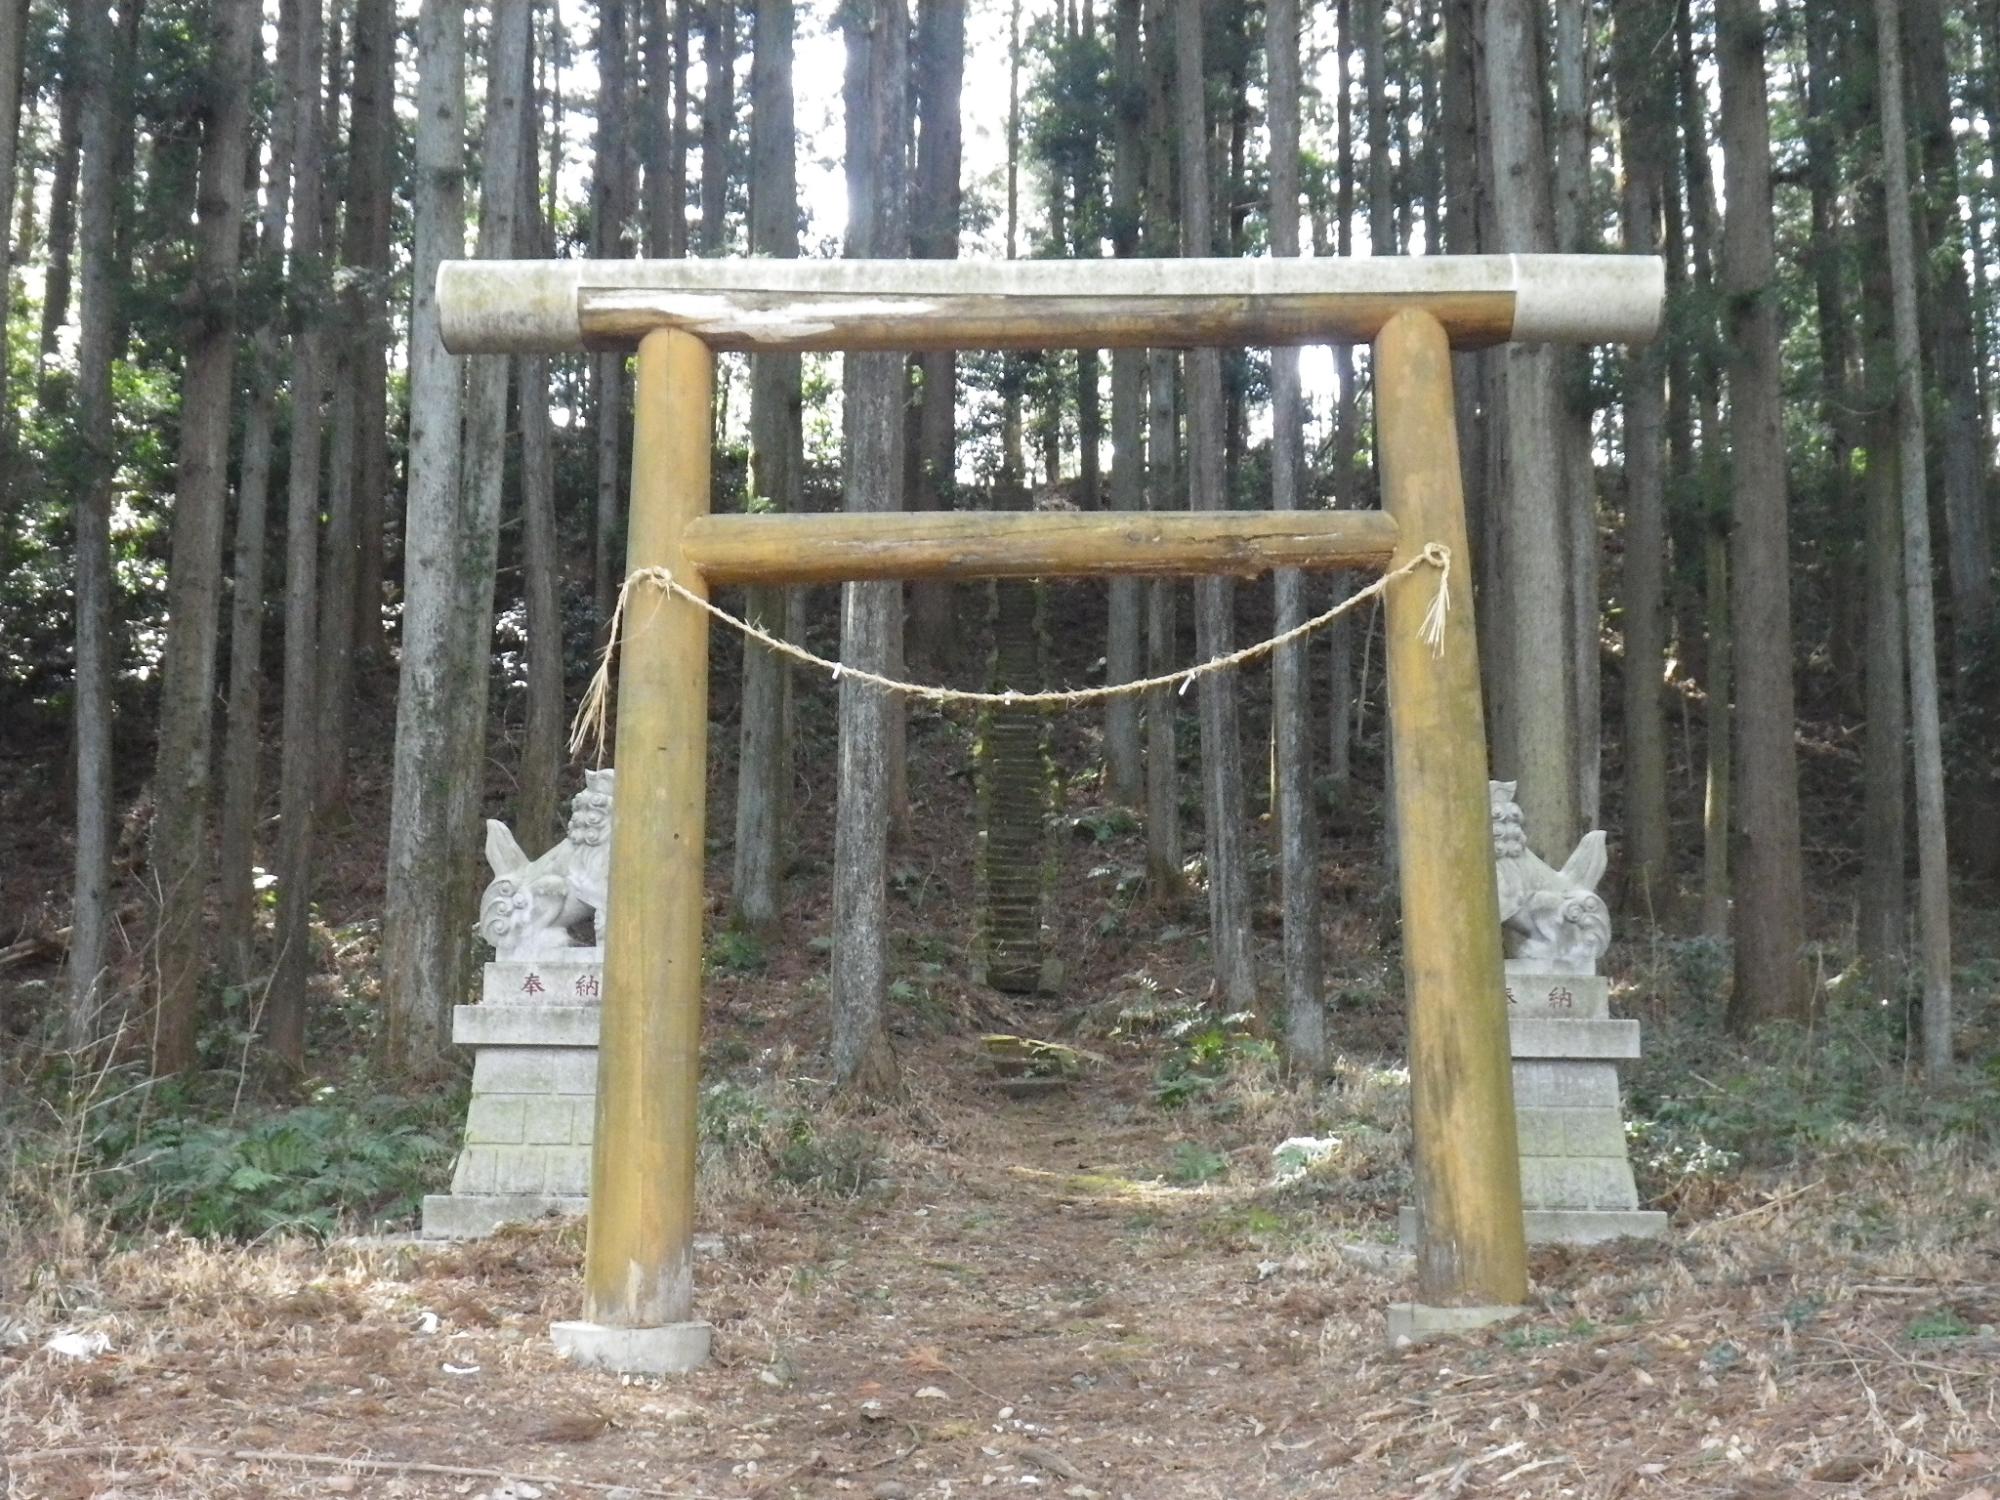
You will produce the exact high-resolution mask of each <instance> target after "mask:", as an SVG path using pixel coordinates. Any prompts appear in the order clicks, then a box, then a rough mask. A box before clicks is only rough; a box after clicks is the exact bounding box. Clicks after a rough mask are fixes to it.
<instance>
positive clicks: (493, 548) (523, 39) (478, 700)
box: [446, 5, 629, 925]
mask: <svg viewBox="0 0 2000 1500" xmlns="http://www.w3.org/2000/svg"><path fill="white" fill-rule="evenodd" d="M532 21H533V12H532V10H531V9H530V8H529V7H527V6H525V5H523V6H505V7H502V8H501V9H500V10H499V11H497V12H496V15H495V25H494V28H493V32H492V37H491V43H490V48H489V56H488V58H487V67H488V73H487V79H486V119H485V133H484V137H483V139H482V142H481V150H480V158H481V168H482V174H481V175H482V182H483V184H484V187H483V189H482V191H481V193H480V201H479V239H478V245H477V254H478V255H479V257H480V258H481V259H483V260H504V259H508V258H511V257H514V256H517V255H519V254H520V253H521V251H522V240H521V232H520V214H519V211H518V210H519V203H520V193H519V190H518V188H517V187H516V186H515V184H517V183H518V182H519V181H520V176H521V162H522V157H523V155H524V154H525V148H526V145H527V138H526V134H525V129H524V126H525V117H526V114H527V110H526V94H527V91H528V83H529V72H528V68H529V61H530V58H531V56H532V49H531V39H532ZM626 180H627V182H628V183H629V177H628V178H627V179H626ZM467 363H468V369H467V371H466V380H465V406H464V413H465V429H464V431H465V436H464V442H465V449H464V454H463V457H462V459H461V461H460V474H459V480H460V491H459V506H458V517H457V522H456V535H455V537H454V539H453V552H454V564H453V569H452V574H451V585H450V587H451V592H452V630H453V633H452V636H451V643H450V647H449V650H450V653H451V660H452V662H453V664H454V675H455V676H456V677H457V679H458V687H457V690H456V691H455V692H454V693H453V694H452V697H451V703H450V713H451V724H450V727H449V734H450V742H449V746H448V749H447V752H446V753H447V755H448V756H449V764H450V766H451V773H450V779H451V783H452V790H453V794H454V796H453V802H452V820H453V821H452V847H453V848H454V849H457V850H460V851H465V852H464V853H462V854H461V856H460V861H459V863H458V864H457V865H456V866H454V867H453V870H452V876H453V881H454V883H453V886H452V888H451V890H450V892H449V899H450V901H451V903H452V907H453V909H454V910H455V911H457V912H459V913H460V914H462V916H463V917H464V918H465V919H468V925H469V919H470V918H471V916H472V915H473V911H474V903H475V901H476V899H477V895H478V889H479V885H480V884H481V883H482V882H481V880H480V872H479V869H478V865H477V862H476V861H475V860H474V859H472V858H469V857H466V856H467V855H468V854H469V852H470V851H472V850H474V849H477V848H479V847H480V843H481V839H480V826H481V818H480V807H481V800H482V796H481V794H482V792H483V790H484V783H485V779H486V739H487V712H486V705H487V687H488V683H489V682H490V681H491V677H492V672H491V666H490V663H491V661H492V656H493V589H494V575H495V570H496V566H497V562H498V557H499V541H500V498H501V490H502V485H503V481H504V479H505V476H506V461H505V460H506V451H507V377H508V373H509V371H508V366H509V364H510V361H509V360H508V359H507V358H506V357H505V356H503V355H497V354H496V355H485V356H480V357H476V358H474V359H471V360H469V361H468V362H467Z"/></svg>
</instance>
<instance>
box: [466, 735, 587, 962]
mask: <svg viewBox="0 0 2000 1500" xmlns="http://www.w3.org/2000/svg"><path fill="white" fill-rule="evenodd" d="M616 775H617V772H615V771H585V772H584V773H583V790H582V791H580V792H578V793H577V794H576V796H575V798H573V799H572V800H571V802H570V814H569V835H568V837H566V838H565V839H564V840H563V841H562V842H561V843H560V844H557V845H556V846H555V847H554V848H553V849H551V850H549V851H548V853H546V854H544V855H542V857H541V858H539V859H533V860H531V859H529V858H528V856H527V855H526V854H524V853H523V852H522V851H521V845H520V843H519V841H518V840H516V839H515V837H514V835H513V834H512V833H510V832H508V830H507V825H506V824H505V823H502V822H501V821H500V820H499V819H497V818H488V819H487V820H486V863H487V864H489V865H491V866H492V867H493V880H492V883H491V884H489V885H488V886H487V887H486V894H485V895H483V896H481V897H480V898H479V935H480V936H481V937H483V938H485V939H486V941H487V942H489V943H491V944H492V945H493V950H494V956H495V957H496V958H502V959H508V958H547V957H551V956H554V955H556V954H559V953H561V952H562V951H563V950H564V949H566V948H571V947H574V946H575V944H574V943H573V942H572V940H571V938H570V935H569V929H570V928H571V927H572V926H573V925H575V924H576V923H578V922H581V921H582V920H583V919H584V918H585V917H586V916H589V917H591V918H592V924H593V926H594V928H595V933H596V938H597V941H598V942H599V943H602V942H603V941H604V929H605V925H606V922H605V907H606V903H607V900H608V897H609V886H610V878H611V793H612V778H613V777H614V776H616Z"/></svg>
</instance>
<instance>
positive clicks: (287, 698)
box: [265, 0, 325, 1072]
mask: <svg viewBox="0 0 2000 1500" xmlns="http://www.w3.org/2000/svg"><path fill="white" fill-rule="evenodd" d="M321 15H322V12H321V9H320V0H305V9H304V12H303V20H302V24H301V26H300V28H299V51H298V56H297V58H296V60H295V62H294V63H293V66H295V67H296V68H297V70H298V71H297V75H296V76H297V79H298V84H297V92H298V116H297V119H298V145H297V154H296V158H295V161H294V169H293V173H292V267H293V271H292V274H293V276H294V277H295V278H312V279H317V278H319V277H320V276H322V275H323V274H324V268H323V267H321V265H320V264H319V255H320V243H321V234H320V171H321V160H322V156H321V143H320V95H319V64H320V50H321V37H322V34H323V33H322V29H321ZM321 338H322V329H321V327H320V316H319V314H318V312H317V311H316V310H307V311H305V312H304V313H303V314H302V315H300V316H299V317H298V319H297V327H296V331H295V332H294V333H293V336H292V375H291V392H292V431H291V452H290V457H289V464H288V472H287V474H286V491H285V688H284V721H283V729H282V731H281V734H282V738H281V741H280V744H281V753H280V759H279V770H278V931H277V941H278V953H277V958H276V960H275V961H274V963H273V965H272V974H271V999H270V1004H269V1006H268V1007H267V1009H266V1011H265V1025H266V1028H267V1030H268V1033H269V1041H270V1046H271V1050H272V1051H273V1052H274V1053H276V1054H277V1056H278V1058H279V1060H280V1061H281V1062H283V1063H285V1064H286V1065H287V1066H288V1067H289V1068H291V1069H292V1070H293V1071H294V1072H299V1071H302V1070H303V1069H304V1067H305V1046H306V1012H307V994H306V987H307V984H308V982H309V977H310V973H311V967H312V933H311V917H312V881H313V867H312V855H313V800H314V798H313V794H314V792H315V790H316V785H317V780H318V766H319V754H320V745H319V735H318V728H319V726H318V700H317V689H318V674H317V668H318V661H317V657H318V655H319V515H320V434H321V431H322V414H321V411H320V403H321V400H322V398H323V397H324V395H325V391H324V389H323V386H324V377H323V375H322V373H321V369H320V341H321Z"/></svg>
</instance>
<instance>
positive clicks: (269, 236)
mask: <svg viewBox="0 0 2000 1500" xmlns="http://www.w3.org/2000/svg"><path fill="white" fill-rule="evenodd" d="M300 12H301V0H284V4H282V5H281V6H280V8H279V12H278V31H277V61H276V63H275V64H274V66H273V73H274V74H275V75H276V76H277V77H278V78H279V79H282V78H284V77H285V76H286V75H285V73H284V68H285V61H284V60H285V59H286V58H287V57H290V56H291V55H293V53H294V52H295V51H296V50H297V47H298V29H299V26H300V24H301V15H300ZM297 127H298V99H297V97H296V96H295V95H294V93H293V91H292V90H291V89H290V88H289V87H279V88H278V89H277V99H276V102H275V104H274V107H273V109H272V115H271V139H270V149H269V151H268V152H267V153H266V156H267V160H266V165H265V180H264V202H263V207H262V210H261V213H260V215H259V220H260V222H259V225H258V231H257V256H258V259H259V261H260V272H261V274H263V275H266V276H269V277H270V278H272V279H273V280H274V281H275V280H277V279H278V278H279V277H280V276H281V275H282V268H283V265H284V259H285V226H286V224H287V222H288V221H289V219H290V216H291V180H292V151H293V145H294V141H295V138H296V136H297V134H298V128H297ZM282 354H283V349H282V345H281V340H280V336H279V329H278V322H277V318H276V316H275V315H274V314H272V313H269V312H267V313H266V315H265V316H264V318H263V320H262V321H261V322H260V323H259V325H258V327H257V330H256V333H255V335H254V336H253V338H252V339H251V342H250V378H249V381H248V385H249V389H250V405H249V409H248V410H247V411H246V412H245V413H244V417H243V447H242V454H241V459H240V463H239V465H238V476H239V477H238V482H237V487H236V530H235V538H234V541H233V544H232V547H231V564H232V568H233V576H232V580H231V585H230V612H229V714H228V722H227V726H226V728H225V730H224V732H223V742H222V819H221V822H222V836H221V852H220V859H219V873H220V879H219V882H218V884H219V887H220V899H219V903H218V904H219V907H220V916H221V922H220V928H221V931H220V937H219V941H218V944H217V948H218V953H219V956H220V960H221V970H222V977H223V979H224V981H225V982H227V983H231V984H240V983H243V982H245V981H247V980H248V979H249V978H250V973H251V953H252V948H253V935H254V933H255V929H256V913H257V894H256V879H257V870H256V852H255V851H256V842H257V823H258V812H259V809H260V808H261V806H262V798H261V797H260V795H259V786H260V783H261V781H262V776H261V769H262V767H261V764H260V758H261V752H262V749H263V743H264V722H263V717H264V716H263V676H264V666H263V656H264V596H265V592H266V589H267V586H268V576H267V575H268V571H269V570H268V568H267V567H266V563H265V533H266V531H267V529H268V525H269V520H270V516H269V510H270V498H271V457H272V446H273V442H274V438H275V434H276V431H277V424H278V387H279V384H280V375H279V365H280V361H281V358H282Z"/></svg>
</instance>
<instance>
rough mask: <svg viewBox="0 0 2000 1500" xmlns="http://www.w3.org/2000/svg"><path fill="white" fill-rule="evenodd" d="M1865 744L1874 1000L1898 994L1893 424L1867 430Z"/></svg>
mask: <svg viewBox="0 0 2000 1500" xmlns="http://www.w3.org/2000/svg"><path fill="white" fill-rule="evenodd" d="M1863 488H1864V490H1865V503H1866V505H1867V507H1868V533H1867V544H1868V546H1867V550H1868V659H1867V676H1866V678H1865V679H1864V683H1863V686H1864V688H1865V691H1866V693H1867V703H1866V708H1867V713H1868V736H1867V738H1866V740H1864V741H1863V743H1862V759H1861V788H1862V809H1861V889H1860V891H1859V893H1858V898H1859V904H1860V921H1859V923H1858V924H1857V925H1858V927H1859V932H1858V934H1857V936H1858V938H1859V945H1860V949H1861V958H1862V962H1863V964H1864V965H1865V967H1866V969H1867V971H1868V983H1869V985H1870V987H1871V989H1872V990H1873V992H1874V994H1875V996H1876V998H1877V999H1878V1000H1880V1001H1882V1002H1883V1003H1885V1004H1888V1003H1892V1002H1893V1001H1894V1000H1895V999H1896V997H1898V996H1900V995H1901V993H1902V989H1903V986H1902V977H1903V956H1904V947H1905V945H1906V943H1907V941H1908V916H1907V913H1908V907H1909V894H1908V888H1909V876H1908V873H1907V872H1908V869H1909V835H1908V825H1909V814H1908V810H1907V806H1908V799H1909V771H1908V757H1907V753H1906V751H1905V746H1906V745H1907V743H1908V729H1909V717H1908V714H1909V692H1908V679H1907V677H1906V676H1905V675H1904V670H1903V643H1904V641H1905V640H1906V639H1907V635H1906V630H1905V626H1904V623H1903V520H1902V514H1901V511H1900V510H1899V509H1898V507H1899V505H1900V503H1901V498H1902V494H1901V487H1900V484H1899V482H1898V476H1897V473H1896V436H1895V422H1894V419H1893V417H1887V416H1885V417H1880V418H1877V419H1876V420H1875V421H1874V422H1873V423H1871V424H1870V427H1869V432H1868V473H1867V476H1866V478H1865V480H1864V483H1863Z"/></svg>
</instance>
